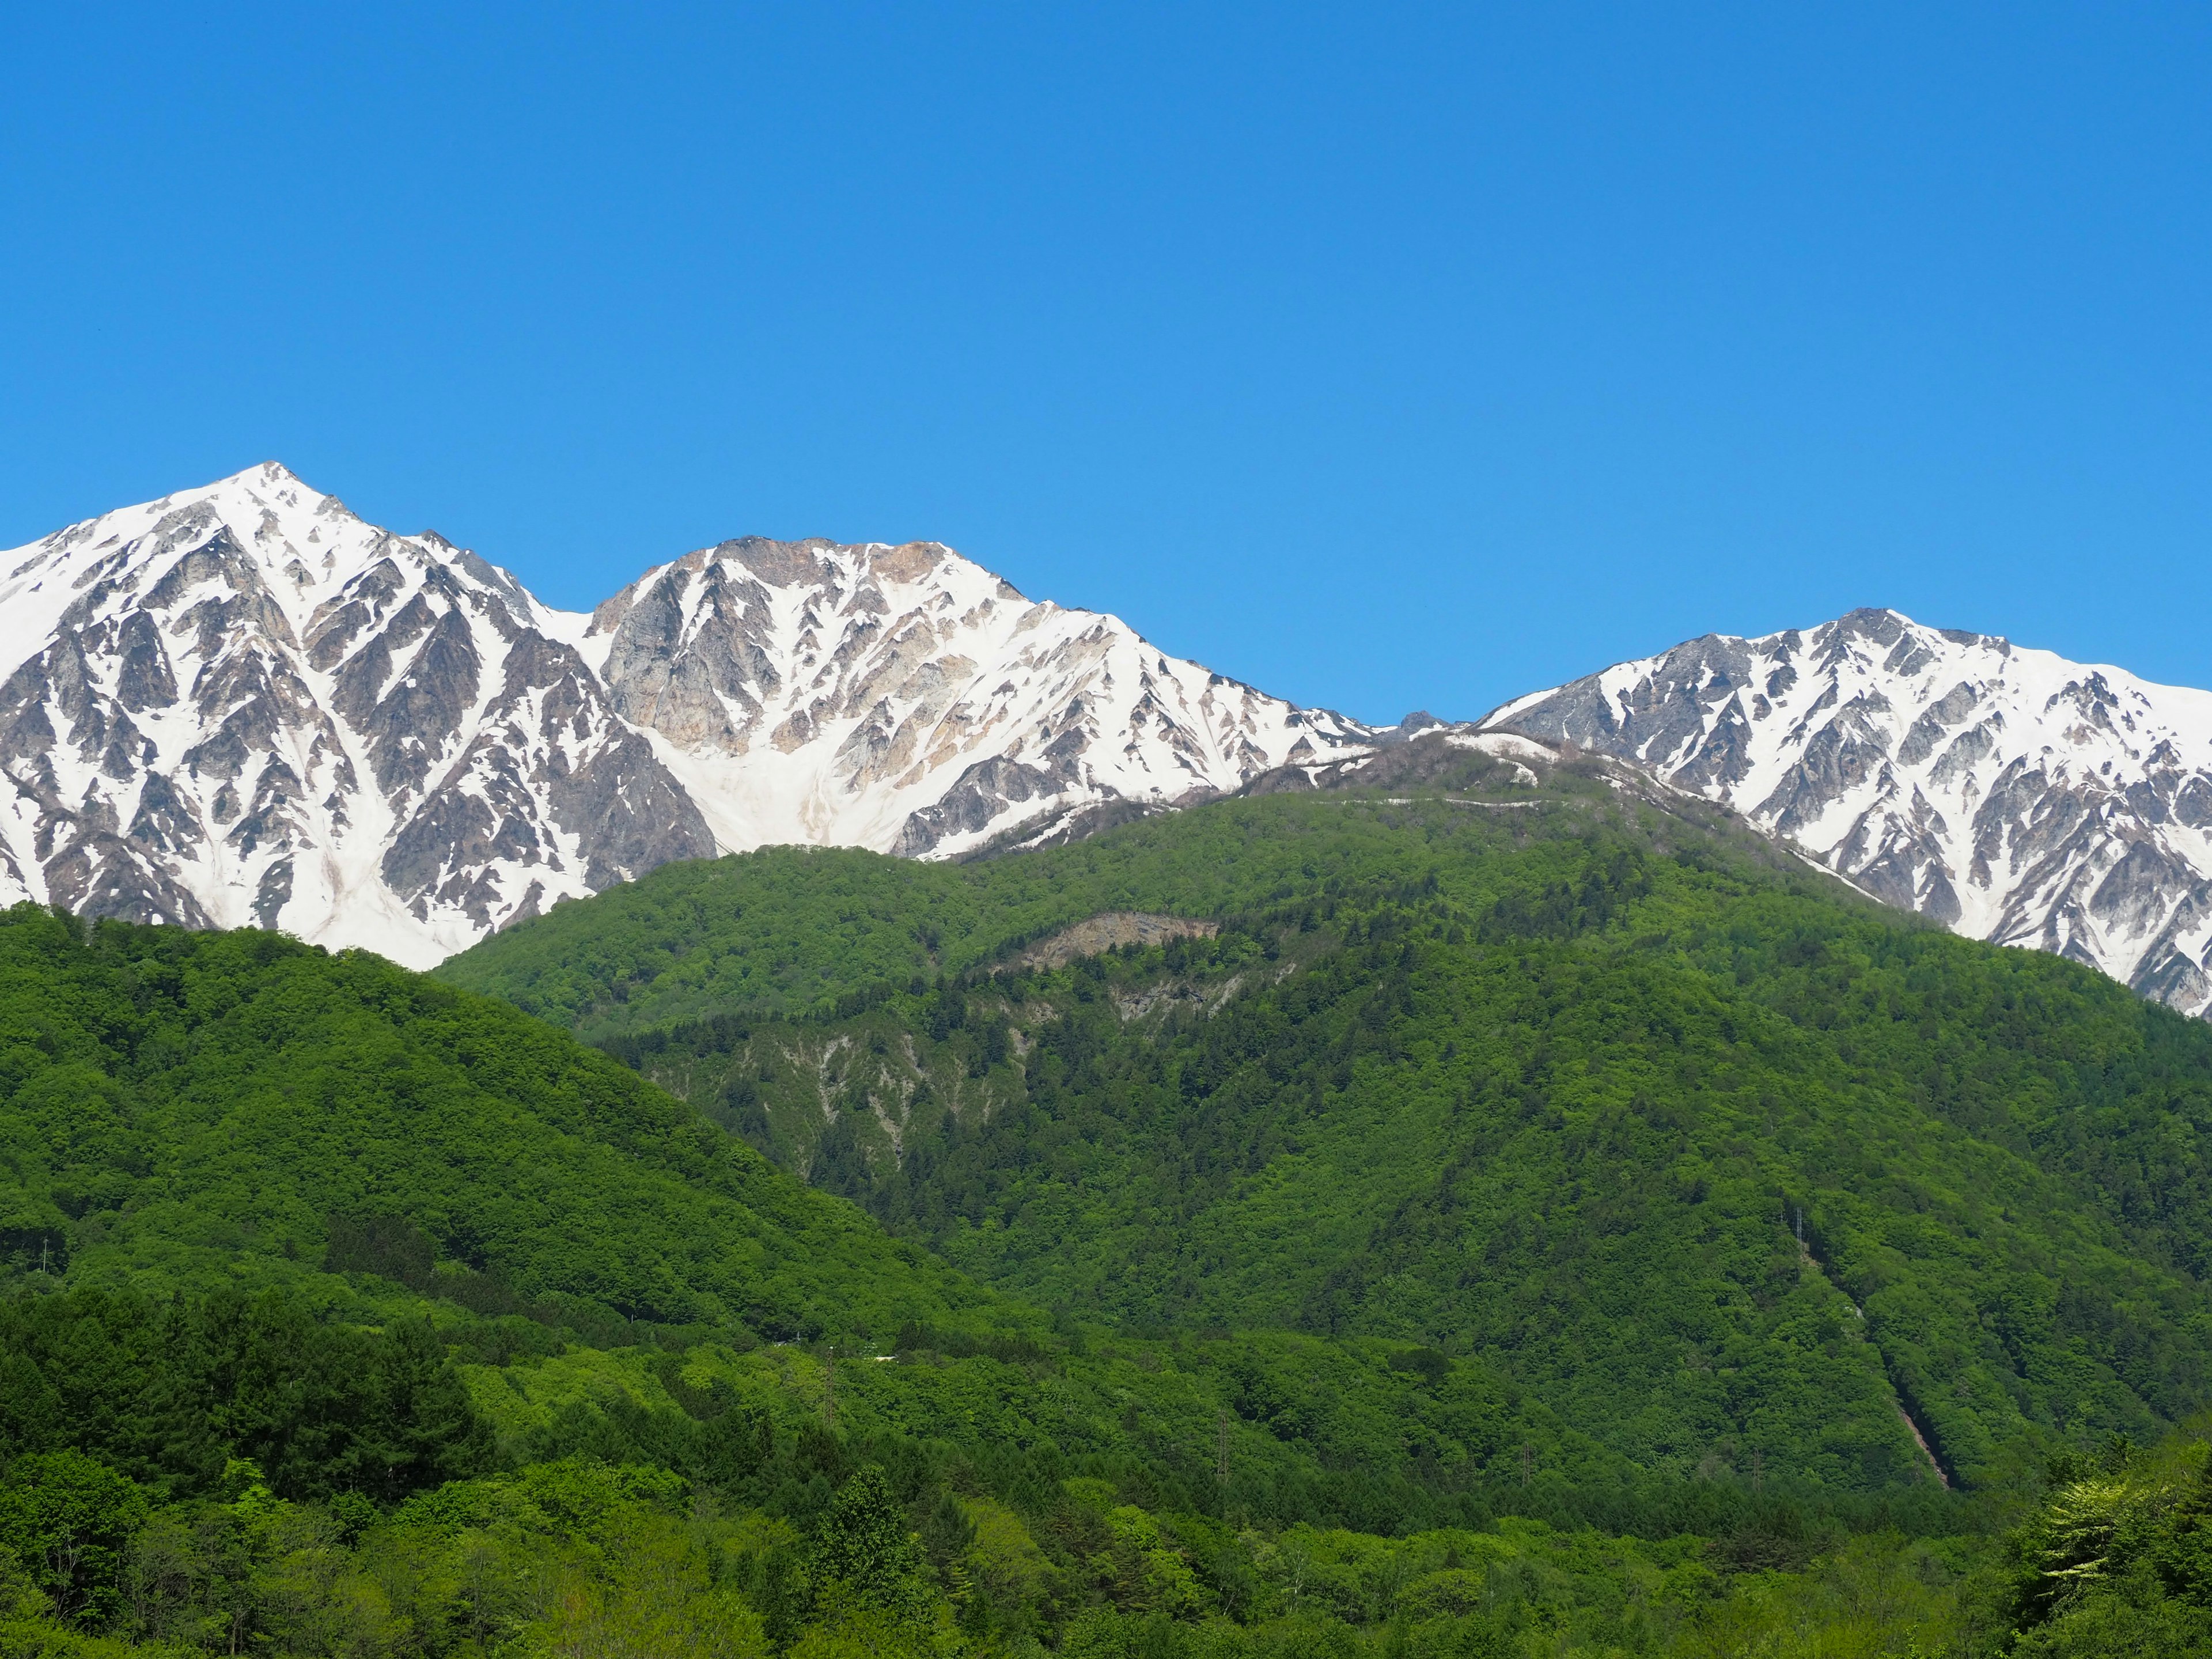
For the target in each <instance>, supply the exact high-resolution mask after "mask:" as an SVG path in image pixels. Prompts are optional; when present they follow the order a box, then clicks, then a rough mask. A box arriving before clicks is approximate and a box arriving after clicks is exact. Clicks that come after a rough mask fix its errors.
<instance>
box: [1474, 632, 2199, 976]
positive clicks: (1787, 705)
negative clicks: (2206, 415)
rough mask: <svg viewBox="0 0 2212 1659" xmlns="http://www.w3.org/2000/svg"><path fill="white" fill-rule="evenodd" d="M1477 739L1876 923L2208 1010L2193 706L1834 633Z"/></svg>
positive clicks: (1899, 638) (1922, 641)
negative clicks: (1700, 836) (1817, 866)
mask: <svg viewBox="0 0 2212 1659" xmlns="http://www.w3.org/2000/svg"><path fill="white" fill-rule="evenodd" d="M1481 725H1482V726H1483V728H1484V729H1485V730H1487V731H1498V732H1520V733H1522V734H1525V735H1527V736H1528V737H1532V738H1541V739H1546V740H1547V741H1550V742H1552V743H1555V744H1557V743H1561V742H1571V743H1573V744H1577V745H1580V746H1581V747H1583V748H1586V749H1592V750H1600V751H1602V752H1603V753H1606V754H1608V755H1613V756H1617V757H1620V758H1622V759H1626V760H1632V761H1637V762H1639V763H1643V764H1644V765H1645V766H1647V767H1649V768H1650V769H1653V770H1655V771H1656V772H1657V773H1658V774H1659V775H1661V776H1662V777H1663V778H1665V779H1666V780H1667V781H1669V782H1671V783H1672V784H1674V786H1675V787H1679V788H1682V789H1686V790H1691V791H1693V792H1695V793H1699V794H1700V795H1704V796H1705V797H1708V798H1710V799H1716V800H1721V801H1724V802H1726V803H1728V804H1729V805H1730V806H1732V807H1734V808H1735V809H1736V810H1737V811H1741V812H1742V813H1743V814H1744V815H1746V816H1747V817H1749V818H1750V819H1751V820H1752V821H1753V822H1754V823H1758V824H1759V825H1761V826H1763V827H1764V828H1765V829H1769V830H1771V831H1772V832H1774V833H1776V834H1778V835H1780V836H1784V837H1786V838H1787V839H1788V840H1789V841H1790V842H1792V843H1794V844H1795V845H1796V847H1797V848H1799V849H1801V850H1802V852H1804V853H1806V854H1808V855H1809V856H1811V857H1812V858H1814V860H1818V861H1819V862H1820V863H1821V864H1823V865H1825V866H1827V867H1828V868H1829V869H1831V870H1833V871H1835V872H1837V873H1838V874H1839V875H1842V876H1844V877H1846V878H1849V879H1850V880H1851V881H1852V882H1855V883H1856V884H1858V885H1859V886H1860V887H1863V888H1864V889H1866V890H1868V891H1869V892H1871V893H1873V894H1874V895H1875V896H1878V897H1880V898H1882V899H1885V900H1887V901H1888V902H1891V903H1893V904H1897V905H1900V906H1903V907H1905V908H1911V909H1915V910H1919V911H1922V912H1923V913H1924V914H1926V915H1929V916H1932V917H1935V918H1936V919H1937V920H1939V921H1943V922H1944V923H1946V924H1948V926H1949V927H1952V928H1954V930H1956V931H1957V932H1959V933H1965V934H1967V935H1969V936H1971V937H1972V938H1975V939H1991V940H1995V941H1996V942H1997V943H2000V944H2005V945H2030V946H2033V947H2035V948H2037V949H2040V950H2045V951H2057V952H2058V953H2059V954H2061V955H2063V956H2067V957H2072V958H2074V959H2075V960H2076V961H2080V962H2085V963H2089V964H2091V965H2092V966H2094V967H2097V968H2100V969H2103V970H2104V971H2105V972H2106V973H2108V974H2110V975H2112V976H2113V977H2114V978H2116V979H2119V980H2122V981H2125V982H2126V983H2128V984H2129V985H2130V986H2133V987H2135V988H2136V990H2138V991H2140V992H2142V993H2143V994H2146V995H2148V996H2154V997H2156V998H2158V999H2160V1000H2162V1001H2165V1002H2167V1003H2170V1004H2172V1006H2175V1007H2178V1008H2180V1009H2182V1010H2184V1011H2185V1012H2191V1013H2196V1014H2203V1013H2205V1012H2208V1010H2212V963H2208V962H2207V959H2206V952H2207V947H2208V945H2212V692H2206V691H2198V690H2186V689H2183V688H2178V687H2174V686H2166V685H2153V684H2148V683H2147V682H2145V681H2142V680H2139V679H2137V678H2135V677H2134V676H2133V675H2131V674H2129V673H2126V672H2124V671H2121V670H2119V669H2117V668H2105V667H2087V666H2084V665H2081V664H2077V663H2072V662H2069V661H2067V660H2065V659H2063V658H2061V657H2057V656H2054V655H2052V654H2051V653H2050V652H2047V651H2034V650H2028V649H2024V648H2022V647H2019V646H2015V645H2013V644H2012V643H2010V642H2009V641H2005V640H2002V639H1996V638H1991V637H1989V636H1987V635H1980V634H1968V633H1960V632H1957V631H1954V630H1952V629H1933V628H1923V627H1922V626H1921V625H1920V624H1918V623H1914V622H1912V621H1910V620H1909V619H1907V618H1906V617H1901V616H1899V615H1898V614H1897V613H1896V612H1895V611H1853V612H1852V613H1851V614H1850V615H1849V616H1847V617H1842V618H1841V619H1839V620H1838V621H1835V622H1832V623H1825V624H1824V625H1822V626H1820V627H1819V628H1816V629H1813V630H1811V631H1810V632H1809V633H1805V632H1799V631H1797V630H1795V629H1792V630H1790V632H1787V633H1782V634H1774V635H1768V636H1766V637H1765V638H1764V639H1753V640H1746V639H1738V638H1735V637H1732V636H1729V635H1707V636H1706V637H1705V638H1703V639H1699V640H1692V641H1689V642H1688V643H1686V644H1684V645H1680V646H1677V647H1674V649H1673V650H1672V651H1669V652H1668V653H1665V654H1664V655H1662V656H1658V657H1650V658H1646V659H1643V660H1641V661H1637V662H1626V663H1621V664H1619V665H1616V666H1614V667H1612V668H1608V669H1607V670H1605V671H1603V672H1602V673H1598V674H1593V675H1590V676H1589V678H1585V679H1580V680H1577V681H1575V682H1573V683H1572V684H1569V685H1565V686H1561V687H1559V688H1558V689H1556V690H1549V691H1539V692H1536V693H1534V695H1532V696H1526V697H1522V698H1521V699H1519V700H1517V701H1516V702H1510V703H1508V704H1506V705H1505V706H1504V708H1500V709H1498V710H1497V711H1496V712H1495V713H1493V714H1490V715H1489V716H1488V717H1486V719H1485V720H1483V721H1482V722H1481Z"/></svg>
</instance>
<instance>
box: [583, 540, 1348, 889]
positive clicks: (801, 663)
mask: <svg viewBox="0 0 2212 1659" xmlns="http://www.w3.org/2000/svg"><path fill="white" fill-rule="evenodd" d="M584 648H585V650H586V654H587V655H589V656H590V657H591V658H592V662H593V665H595V666H596V667H598V668H599V671H600V673H601V676H602V678H604V679H605V683H606V684H607V687H608V689H609V690H610V691H611V693H612V695H613V697H614V702H615V707H616V708H617V710H618V711H619V712H620V713H622V714H623V715H625V716H626V717H628V718H629V720H632V721H633V722H635V724H636V725H637V726H640V727H641V729H644V730H646V731H649V732H652V733H653V738H654V742H655V746H656V748H657V749H658V750H659V753H660V756H661V757H662V759H663V760H664V761H665V763H667V765H668V767H669V769H670V770H671V771H672V772H674V773H675V774H676V775H677V776H678V777H679V778H681V779H682V780H683V781H684V786H685V787H686V788H688V789H689V790H690V793H691V796H692V799H695V800H696V801H697V802H698V803H699V805H700V806H701V807H702V809H703V810H704V811H705V812H706V814H707V819H708V823H710V824H711V825H712V826H713V828H714V836H715V839H716V840H717V841H718V842H720V844H721V845H722V846H723V847H725V848H748V847H754V846H758V845H761V844H763V843H764V842H838V843H842V844H845V845H850V846H859V847H872V848H879V849H882V850H884V851H888V852H895V853H901V854H908V855H909V856H929V855H945V854H957V853H959V852H962V851H965V850H967V849H969V848H972V847H974V846H975V845H977V844H978V843H979V842H983V841H985V840H987V839H989V838H991V837H992V836H996V835H999V834H1000V833H1002V832H1003V831H1005V830H1006V829H1007V827H1008V826H1009V825H1014V824H1019V825H1022V826H1024V829H1026V830H1028V831H1030V832H1032V833H1034V832H1036V831H1037V830H1039V829H1042V828H1044V827H1045V826H1047V825H1049V824H1050V823H1053V822H1054V820H1055V819H1056V818H1058V817H1061V816H1063V815H1065V814H1066V813H1068V812H1070V811H1074V810H1076V809H1079V808H1082V807H1085V806H1089V805H1096V804H1097V803H1099V802H1102V801H1110V800H1133V801H1143V802H1152V803H1162V804H1166V803H1172V802H1176V801H1179V800H1183V799H1192V798H1195V797H1201V796H1204V795H1207V794H1212V793H1216V792H1218V791H1221V790H1225V789H1233V788H1236V787H1237V786H1238V785H1239V784H1241V783H1243V782H1244V781H1246V780H1248V779H1249V778H1251V777H1254V776H1255V775H1258V774H1259V773H1261V772H1264V771H1266V770H1267V769H1270V768H1272V767H1277V766H1281V765H1285V764H1289V763H1304V762H1308V761H1310V762H1313V763H1322V762H1326V761H1328V760H1334V759H1336V758H1339V757H1342V756H1344V755H1346V754H1350V753H1352V752H1354V751H1356V750H1358V749H1359V748H1360V747H1362V746H1364V744H1365V742H1366V741H1367V739H1368V738H1369V737H1370V735H1371V734H1370V732H1368V731H1367V729H1366V728H1365V727H1363V726H1358V725H1355V724H1354V723H1352V722H1351V721H1348V720H1344V719H1343V718H1342V717H1340V716H1339V715H1335V714H1329V713H1327V712H1326V711H1319V710H1302V709H1297V708H1292V707H1291V705H1290V704H1288V703H1286V702H1282V701H1281V700H1280V699H1279V698H1275V697H1269V696H1262V695H1261V693H1259V692H1257V691H1255V690H1253V689H1252V688H1251V687H1250V686H1248V685H1243V684H1238V683H1237V682H1236V681H1234V680H1231V679H1226V678H1223V677H1222V676H1221V675H1218V674H1213V673H1209V672H1208V671H1206V669H1204V668H1201V667H1200V666H1199V665H1197V664H1195V663H1190V662H1183V661H1179V660H1177V659H1175V658H1172V657H1169V656H1167V655H1165V654H1164V653H1161V652H1159V651H1158V650H1157V649H1155V648H1154V647H1152V646H1150V645H1147V644H1146V642H1145V641H1143V640H1142V639H1140V638H1139V636H1138V635H1136V634H1135V633H1134V632H1133V631H1132V630H1131V629H1129V628H1128V626H1127V624H1125V623H1122V622H1121V621H1120V620H1119V619H1118V618H1116V617H1106V616H1100V615H1097V614H1096V613H1095V612H1091V611H1063V610H1062V609H1060V606H1058V605H1048V604H1047V605H1039V604H1032V603H1030V601H1029V600H1027V599H1024V598H1023V597H1022V596H1021V595H1020V594H1019V593H1018V592H1015V591H1014V590H1013V589H1012V587H1010V586H1007V585H1006V583H1005V582H1003V581H1001V580H999V579H998V578H997V577H996V576H994V575H992V574H990V573H989V572H988V571H987V570H984V569H982V568H980V567H978V566H976V565H974V564H970V563H969V562H968V561H967V560H965V559H963V558H962V557H960V556H958V555H957V554H956V553H953V552H952V551H951V550H949V549H946V548H944V547H940V546H939V545H937V544H935V543H932V542H910V543H908V544H905V545H904V546H901V547H886V546H884V545H882V544H873V545H867V546H859V547H844V546H839V545H837V544H834V543H829V542H823V541H804V542H771V541H763V540H759V539H757V538H746V539H744V540H743V541H734V542H725V543H723V544H721V545H720V546H719V547H715V548H710V549H708V550H704V551H702V552H698V553H694V554H691V555H690V556H688V557H686V558H683V559H679V560H678V561H677V562H675V563H673V564H669V565H664V566H662V567H660V568H659V569H657V570H653V571H648V572H647V574H645V575H644V576H642V577H641V578H640V579H639V580H637V581H636V582H635V583H634V584H633V585H632V586H629V587H627V588H625V589H624V590H623V592H621V593H619V594H617V595H616V596H615V597H614V598H613V599H609V600H608V601H607V602H606V603H605V604H604V605H601V606H599V610H598V611H596V612H594V613H593V615H592V622H591V626H590V630H589V633H588V634H587V635H586V637H585V640H584Z"/></svg>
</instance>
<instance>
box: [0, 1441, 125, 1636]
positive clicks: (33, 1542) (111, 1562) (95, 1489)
mask: <svg viewBox="0 0 2212 1659" xmlns="http://www.w3.org/2000/svg"><path fill="white" fill-rule="evenodd" d="M145 1513H146V1503H145V1498H144V1496H143V1494H142V1493H141V1492H139V1490H138V1489H137V1487H136V1486H133V1485H132V1484H131V1482H130V1481H128V1480H125V1479H124V1478H123V1477H122V1476H121V1475H119V1474H116V1473H115V1471H114V1470H112V1469H111V1468H106V1467H105V1466H104V1465H102V1464H100V1463H99V1462H96V1461H94V1459H92V1458H89V1457H87V1456H86V1455H84V1454H83V1453H82V1452H81V1451H78V1450H76V1449H74V1448H71V1447H64V1448H62V1449H59V1450H57V1451H48V1452H34V1453H32V1454H31V1455H28V1456H25V1457H18V1458H15V1459H13V1460H12V1461H11V1462H9V1465H8V1473H7V1477H6V1479H5V1480H0V1549H4V1550H6V1551H7V1553H9V1555H11V1556H13V1557H14V1558H15V1560H16V1561H17V1562H18V1563H20V1564H21V1565H22V1566H23V1567H25V1568H27V1570H28V1572H27V1576H28V1578H29V1581H30V1583H31V1586H32V1587H33V1589H36V1590H38V1591H39V1592H40V1593H41V1594H42V1595H44V1596H45V1598H46V1602H47V1604H48V1605H49V1606H50V1607H52V1610H53V1612H54V1614H55V1616H56V1617H57V1618H59V1619H60V1620H64V1622H67V1623H70V1624H79V1625H100V1624H102V1623H105V1622H106V1620H108V1619H110V1618H111V1617H112V1616H113V1614H114V1613H115V1610H116V1607H117V1603H118V1595H119V1592H120V1580H121V1576H122V1574H121V1565H122V1553H123V1548H124V1546H125V1542H126V1541H128V1540H129V1538H130V1536H131V1532H132V1531H133V1529H134V1528H136V1527H137V1523H138V1522H140V1521H142V1520H143V1519H144V1518H145Z"/></svg>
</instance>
